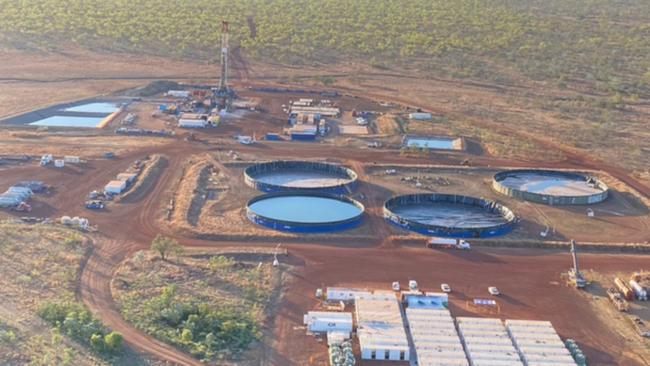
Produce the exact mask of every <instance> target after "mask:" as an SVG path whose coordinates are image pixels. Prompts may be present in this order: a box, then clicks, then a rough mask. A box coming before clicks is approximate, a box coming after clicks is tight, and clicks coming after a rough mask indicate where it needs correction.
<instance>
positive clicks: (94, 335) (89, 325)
mask: <svg viewBox="0 0 650 366" xmlns="http://www.w3.org/2000/svg"><path fill="white" fill-rule="evenodd" d="M38 315H39V316H40V317H41V318H42V319H43V320H45V321H46V322H47V323H48V324H49V325H50V326H53V327H55V328H56V329H57V330H58V331H60V332H61V334H65V335H67V336H69V337H70V338H72V339H74V340H76V341H77V342H80V343H82V344H85V345H88V346H90V347H91V348H92V349H93V350H94V351H95V352H97V353H99V354H102V355H108V356H110V355H115V354H118V353H120V352H121V351H122V335H121V334H119V333H117V332H109V331H108V329H107V328H106V327H105V326H104V325H103V324H102V323H101V322H100V321H99V320H97V319H95V318H94V317H93V316H92V315H91V314H90V312H89V311H88V310H86V309H85V308H84V307H83V306H82V305H81V304H79V303H76V302H50V301H48V302H45V303H43V304H42V305H41V307H40V308H39V309H38Z"/></svg>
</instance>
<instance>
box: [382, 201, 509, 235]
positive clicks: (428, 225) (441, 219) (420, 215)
mask: <svg viewBox="0 0 650 366" xmlns="http://www.w3.org/2000/svg"><path fill="white" fill-rule="evenodd" d="M384 218H385V219H386V220H388V222H390V223H391V224H393V225H396V226H399V227H401V228H402V229H406V230H409V231H413V232H417V233H420V234H423V235H427V236H437V237H448V238H488V237H494V236H500V235H505V234H507V233H509V232H510V231H512V229H513V228H514V226H515V224H516V223H517V221H518V219H517V217H516V216H515V214H514V213H513V212H512V211H511V210H510V209H509V208H507V207H506V206H503V205H501V204H499V203H496V202H494V201H489V200H485V199H481V198H474V197H469V196H460V195H453V194H438V193H431V194H410V195H403V196H397V197H393V198H391V199H389V200H388V201H386V203H385V204H384Z"/></svg>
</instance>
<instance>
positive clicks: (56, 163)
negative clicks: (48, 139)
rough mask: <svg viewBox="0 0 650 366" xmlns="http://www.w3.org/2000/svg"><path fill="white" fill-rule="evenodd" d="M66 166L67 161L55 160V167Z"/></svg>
mask: <svg viewBox="0 0 650 366" xmlns="http://www.w3.org/2000/svg"><path fill="white" fill-rule="evenodd" d="M64 166H65V161H64V160H61V159H57V160H54V167H56V168H63V167H64Z"/></svg>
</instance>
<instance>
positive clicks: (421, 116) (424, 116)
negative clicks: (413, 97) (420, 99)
mask: <svg viewBox="0 0 650 366" xmlns="http://www.w3.org/2000/svg"><path fill="white" fill-rule="evenodd" d="M409 118H410V119H414V120H417V121H431V120H432V119H433V116H431V113H422V112H417V113H411V114H409Z"/></svg>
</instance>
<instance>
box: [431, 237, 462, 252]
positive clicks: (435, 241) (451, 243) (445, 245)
mask: <svg viewBox="0 0 650 366" xmlns="http://www.w3.org/2000/svg"><path fill="white" fill-rule="evenodd" d="M427 248H429V249H434V248H440V249H465V250H468V249H470V248H471V245H470V244H469V243H468V242H467V241H465V240H463V239H452V238H430V239H429V240H427Z"/></svg>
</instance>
